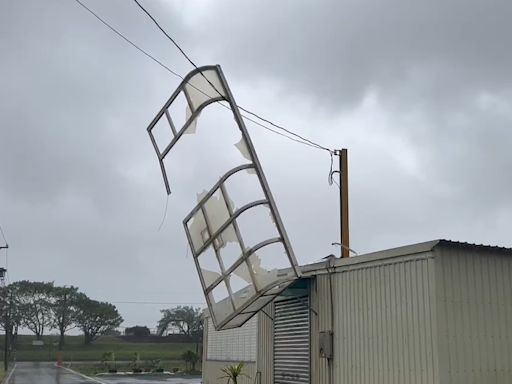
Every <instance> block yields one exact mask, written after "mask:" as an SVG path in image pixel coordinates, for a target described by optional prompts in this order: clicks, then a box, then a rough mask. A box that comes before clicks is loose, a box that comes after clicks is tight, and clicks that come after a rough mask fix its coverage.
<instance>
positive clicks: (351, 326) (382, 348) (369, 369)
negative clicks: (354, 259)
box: [314, 254, 438, 384]
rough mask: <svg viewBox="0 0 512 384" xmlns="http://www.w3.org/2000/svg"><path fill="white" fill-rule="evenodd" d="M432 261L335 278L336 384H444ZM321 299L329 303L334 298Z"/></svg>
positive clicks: (365, 268) (375, 266)
mask: <svg viewBox="0 0 512 384" xmlns="http://www.w3.org/2000/svg"><path fill="white" fill-rule="evenodd" d="M429 256H430V254H424V255H423V256H421V255H418V257H414V258H408V259H404V260H394V261H392V262H390V261H389V260H387V261H383V262H380V263H379V262H377V263H372V264H371V265H367V264H362V265H359V266H352V267H351V268H349V269H346V270H343V269H340V270H339V271H338V272H337V273H336V274H335V275H333V283H334V303H335V304H334V305H335V319H334V324H335V327H334V345H335V348H334V353H335V355H334V367H335V372H334V377H335V382H336V383H351V384H356V383H357V384H365V383H366V384H370V383H372V384H374V383H379V384H386V383H389V384H414V383H418V384H430V383H437V382H438V379H437V374H438V369H437V361H436V358H435V356H436V349H437V348H436V342H435V325H434V324H435V321H434V318H433V312H432V309H433V307H434V303H435V288H434V286H433V285H434V279H433V277H434V268H433V263H434V260H433V259H432V258H429ZM323 278H327V277H326V276H325V277H323ZM322 286H323V287H325V288H326V287H327V284H322ZM318 296H319V297H321V298H320V300H328V299H329V294H328V292H326V293H325V294H322V295H320V294H318ZM314 353H316V351H315V352H314Z"/></svg>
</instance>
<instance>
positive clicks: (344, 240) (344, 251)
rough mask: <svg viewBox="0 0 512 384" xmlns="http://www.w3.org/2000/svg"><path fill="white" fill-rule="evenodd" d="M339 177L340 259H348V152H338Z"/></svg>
mask: <svg viewBox="0 0 512 384" xmlns="http://www.w3.org/2000/svg"><path fill="white" fill-rule="evenodd" d="M338 157H339V161H340V163H339V170H340V172H339V177H340V240H341V257H349V256H350V253H349V249H350V236H349V222H348V151H347V150H346V149H345V148H344V149H341V150H339V151H338Z"/></svg>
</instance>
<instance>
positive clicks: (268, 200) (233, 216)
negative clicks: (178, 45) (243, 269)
mask: <svg viewBox="0 0 512 384" xmlns="http://www.w3.org/2000/svg"><path fill="white" fill-rule="evenodd" d="M205 71H214V72H215V73H216V75H217V76H218V80H219V83H220V84H219V85H220V87H222V90H221V91H222V92H219V90H217V88H216V86H214V85H213V84H212V83H210V81H208V80H207V79H206V80H207V81H208V83H209V84H210V86H211V87H212V90H215V91H217V92H216V95H214V96H210V95H208V94H206V93H205V95H206V96H208V98H207V99H206V100H204V101H203V102H201V104H199V105H198V106H197V108H194V106H193V103H192V100H191V97H190V95H189V89H187V85H188V86H193V85H192V84H189V81H190V80H191V79H192V78H193V77H194V76H196V75H198V74H203V73H204V72H205ZM194 88H195V87H194ZM198 91H200V92H203V91H201V90H200V89H198ZM181 92H183V93H184V95H185V98H186V100H187V104H188V107H189V108H190V110H191V111H192V114H191V116H190V117H189V118H188V119H187V120H186V122H185V124H184V125H183V127H181V128H180V129H179V130H177V129H176V126H175V125H174V122H173V120H172V118H171V116H170V114H169V111H168V109H169V107H170V106H171V104H172V103H173V102H174V100H175V99H176V98H177V97H178V95H179V94H180V93H181ZM203 93H204V92H203ZM222 100H224V101H226V102H227V103H228V104H229V106H230V109H231V111H232V112H233V117H234V119H235V122H236V124H237V126H238V128H239V130H240V132H241V134H242V140H243V141H244V143H245V144H246V146H247V150H248V152H249V154H250V158H251V160H252V161H251V163H249V164H243V165H240V166H238V167H235V168H233V169H231V170H229V171H228V172H227V173H225V174H224V175H223V176H222V177H221V178H220V180H219V181H218V182H217V183H216V184H215V185H214V186H213V188H211V189H210V191H209V192H208V193H207V194H206V195H205V196H203V198H201V200H200V201H199V202H198V204H197V205H196V206H195V207H194V208H193V209H192V211H191V212H190V213H189V214H188V215H187V216H186V217H185V219H184V220H183V225H184V228H185V233H186V235H187V240H188V242H189V245H190V248H191V250H192V254H193V256H194V262H195V264H196V268H197V271H198V273H199V275H200V281H201V285H202V287H203V291H204V293H205V296H206V300H207V303H208V307H209V308H212V309H213V307H214V304H213V303H212V300H213V299H212V297H210V296H211V294H212V292H213V290H214V289H215V288H216V287H217V286H218V285H219V284H220V283H221V282H222V281H224V282H225V284H226V288H227V290H228V294H229V300H230V302H231V306H232V308H233V312H232V313H231V314H230V315H228V316H227V317H226V318H225V319H224V320H222V321H217V318H216V315H215V313H214V311H212V312H213V313H212V317H213V319H214V323H215V324H216V328H217V329H222V328H223V327H224V326H225V325H227V324H228V323H229V322H230V321H232V320H233V319H234V318H235V317H236V316H238V315H241V314H248V313H249V314H250V313H255V312H256V311H249V312H244V310H246V309H247V308H248V307H249V306H250V305H251V304H254V302H255V301H256V300H257V299H262V298H266V297H268V302H270V301H271V300H272V297H275V296H276V295H277V294H279V292H281V291H282V290H283V289H285V288H286V287H287V286H289V285H290V284H291V282H293V281H295V280H296V279H297V278H298V277H300V276H301V271H300V269H299V267H298V263H297V260H296V258H295V254H294V252H293V249H292V246H291V243H290V240H289V238H288V235H287V233H286V230H285V228H284V224H283V222H282V219H281V216H280V215H279V211H278V209H277V205H276V203H275V200H274V197H273V195H272V192H271V191H270V187H269V185H268V182H267V179H266V177H265V174H264V173H263V168H262V166H261V163H260V161H259V158H258V156H257V153H256V151H255V148H254V145H253V143H252V140H251V138H250V136H249V132H248V130H247V128H246V126H245V123H244V120H243V118H242V115H241V114H240V110H239V109H238V106H237V104H236V103H235V99H234V97H233V94H232V93H231V90H230V88H229V86H228V84H227V81H226V78H225V76H224V73H223V72H222V69H221V68H220V66H218V65H210V66H204V67H200V68H196V69H194V70H193V71H192V72H190V73H189V74H188V75H187V76H185V78H184V79H183V81H182V82H181V83H180V85H179V86H178V88H177V89H176V90H175V91H174V92H173V94H172V95H171V97H170V98H169V99H168V100H167V102H166V103H165V104H164V106H163V107H162V108H161V109H160V111H159V112H158V114H157V115H156V116H155V118H154V119H153V120H152V121H151V123H150V124H149V126H148V128H147V131H148V134H149V136H150V138H151V142H152V144H153V146H154V148H155V151H156V153H157V156H158V160H159V163H160V168H161V170H162V176H163V178H164V183H165V187H166V189H167V193H168V194H170V193H171V191H170V186H169V181H168V178H167V173H166V170H165V166H164V164H163V160H164V158H165V156H167V154H168V153H169V151H170V150H171V149H172V148H173V147H174V145H175V144H176V143H177V142H178V140H179V139H180V138H181V136H183V134H184V133H185V131H186V130H187V129H188V127H189V126H190V124H192V122H193V121H194V120H195V119H196V118H197V117H198V116H199V114H200V113H201V111H202V110H203V109H204V108H206V107H207V106H208V105H210V104H212V103H215V102H217V101H222ZM164 114H165V115H166V117H167V120H168V123H169V125H170V128H171V131H172V133H173V137H172V139H171V141H170V143H169V144H168V145H167V146H166V147H165V149H164V150H163V151H162V152H160V150H159V148H158V145H157V143H156V140H155V137H154V135H153V133H152V130H153V128H154V127H155V125H156V124H157V123H158V121H160V119H161V118H162V116H163V115H164ZM245 169H254V171H255V173H256V176H257V177H258V180H259V183H260V185H261V189H262V190H263V194H264V197H265V198H264V199H260V200H257V201H253V202H250V203H248V204H245V205H244V206H242V207H241V208H238V209H236V210H234V211H233V209H232V207H230V204H229V200H228V199H229V197H228V193H227V190H226V187H225V185H224V183H225V181H226V180H227V179H228V178H229V177H230V176H232V175H233V174H235V173H237V172H239V171H242V170H245ZM217 190H220V194H221V196H222V198H223V199H224V203H225V204H226V208H227V212H228V215H229V218H228V219H227V221H226V222H224V223H223V224H222V225H221V226H220V227H219V228H218V229H217V230H216V231H214V232H213V228H212V226H211V223H210V219H209V217H208V212H207V210H206V209H205V204H206V202H207V201H208V200H209V199H210V198H211V197H212V196H213V194H214V193H216V192H217ZM260 205H268V207H269V209H270V215H271V218H272V220H273V222H274V224H275V226H276V229H277V232H278V235H279V236H278V237H275V238H272V239H267V240H265V241H262V242H260V243H258V244H256V245H255V246H253V247H251V248H248V249H245V244H244V241H243V238H242V234H241V233H240V228H239V227H238V223H237V218H238V217H239V216H240V215H241V214H242V213H243V212H245V211H247V210H249V209H251V208H254V207H257V206H260ZM199 210H201V212H202V214H203V217H204V220H205V225H206V229H207V232H208V236H209V238H208V239H207V240H206V241H204V239H203V244H202V245H201V246H200V247H199V248H198V249H197V250H196V249H195V247H194V243H193V241H192V235H191V233H190V230H189V227H188V223H189V222H190V220H191V219H192V218H193V216H194V215H195V214H196V213H197V212H198V211H199ZM230 225H232V226H233V229H234V231H235V234H236V237H237V240H238V243H239V246H240V248H241V256H240V257H239V258H238V259H237V260H236V261H235V262H234V263H233V264H232V265H231V266H230V267H229V268H227V269H226V268H225V265H224V262H223V260H222V255H221V252H220V250H219V249H218V247H217V245H216V244H215V241H216V239H217V238H218V237H219V236H220V235H221V234H222V232H223V231H225V230H226V229H227V228H228V227H229V226H230ZM274 243H281V244H282V245H283V247H284V250H285V253H286V256H287V258H288V261H289V262H290V266H291V269H289V270H288V273H289V272H293V275H294V276H291V277H290V276H288V273H287V274H285V275H282V276H279V274H278V276H277V279H276V280H275V281H273V282H271V283H269V284H267V285H266V286H264V287H259V284H258V283H257V277H256V275H255V272H254V270H253V269H252V266H251V263H250V256H251V255H252V254H254V253H255V252H256V251H257V250H258V249H260V248H262V247H265V246H267V245H270V244H274ZM209 246H213V248H214V251H215V255H216V258H217V262H218V263H219V267H220V270H221V276H220V277H219V278H217V279H216V280H215V281H214V282H213V283H212V284H210V285H209V286H206V283H205V281H204V277H203V275H202V272H201V265H200V263H199V260H198V257H200V255H201V254H202V253H203V252H204V251H205V250H206V249H207V248H208V247H209ZM243 263H245V264H246V266H247V268H248V269H249V273H250V278H251V280H252V285H253V287H254V294H253V295H252V296H251V297H250V298H249V299H248V300H246V301H245V303H243V304H242V305H241V306H240V307H239V308H237V307H236V305H235V300H234V297H235V295H234V294H233V292H232V289H231V284H230V279H229V277H230V275H231V273H232V272H233V271H235V270H236V268H238V267H239V266H240V265H241V264H243ZM278 287H279V289H277V288H278ZM281 288H282V289H281ZM269 291H272V294H267V292H269ZM263 301H267V300H263ZM258 310H259V309H258ZM249 318H250V317H249Z"/></svg>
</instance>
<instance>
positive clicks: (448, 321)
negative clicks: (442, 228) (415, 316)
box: [436, 248, 512, 384]
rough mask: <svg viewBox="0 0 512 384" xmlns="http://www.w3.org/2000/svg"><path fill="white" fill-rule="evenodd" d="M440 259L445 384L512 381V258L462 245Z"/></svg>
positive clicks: (439, 307)
mask: <svg viewBox="0 0 512 384" xmlns="http://www.w3.org/2000/svg"><path fill="white" fill-rule="evenodd" d="M436 260H437V261H439V264H438V268H437V275H438V313H439V316H438V321H439V329H440V334H439V338H440V343H441V345H440V350H439V352H440V354H441V356H442V380H441V383H442V384H445V383H446V384H448V383H450V384H459V383H460V384H462V383H464V384H466V383H478V384H480V383H482V384H483V383H486V384H487V383H497V384H502V383H503V384H505V383H507V384H510V383H512V281H511V280H512V258H511V257H510V256H507V255H503V254H499V253H493V252H492V251H487V252H482V251H478V250H475V249H473V250H471V249H460V248H459V249H443V250H442V252H441V257H440V258H437V259H436Z"/></svg>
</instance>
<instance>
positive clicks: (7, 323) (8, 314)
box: [4, 300, 11, 372]
mask: <svg viewBox="0 0 512 384" xmlns="http://www.w3.org/2000/svg"><path fill="white" fill-rule="evenodd" d="M10 317H11V302H10V300H9V304H8V309H7V311H6V312H5V338H4V372H7V369H8V368H9V359H8V355H9V333H10V328H11V325H10V323H11V322H10Z"/></svg>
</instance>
